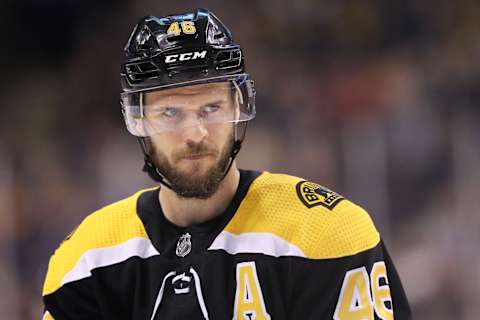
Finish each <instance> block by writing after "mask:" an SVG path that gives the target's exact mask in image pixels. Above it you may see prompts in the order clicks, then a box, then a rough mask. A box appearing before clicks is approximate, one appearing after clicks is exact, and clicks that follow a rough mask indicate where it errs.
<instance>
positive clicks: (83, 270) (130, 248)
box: [61, 237, 160, 286]
mask: <svg viewBox="0 0 480 320" xmlns="http://www.w3.org/2000/svg"><path fill="white" fill-rule="evenodd" d="M159 254H160V253H159V252H158V251H157V250H156V249H155V248H154V246H153V245H152V243H151V241H150V240H149V239H146V238H142V237H138V238H132V239H130V240H128V241H125V242H123V243H120V244H118V245H116V246H112V247H106V248H99V249H92V250H88V251H86V252H85V253H84V254H83V255H82V256H81V257H80V259H78V261H77V263H76V264H75V266H74V267H73V269H72V270H70V272H68V273H67V274H66V275H65V276H64V277H63V279H62V284H61V285H62V286H63V285H64V284H66V283H69V282H72V281H76V280H80V279H84V278H88V277H90V276H91V275H92V273H91V271H92V270H93V269H95V268H98V267H106V266H109V265H112V264H115V263H119V262H122V261H125V260H127V259H128V258H131V257H140V258H142V259H146V258H149V257H152V256H155V255H159Z"/></svg>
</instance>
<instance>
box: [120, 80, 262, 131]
mask: <svg viewBox="0 0 480 320" xmlns="http://www.w3.org/2000/svg"><path fill="white" fill-rule="evenodd" d="M254 96H255V91H254V89H253V81H251V80H249V79H248V78H247V77H246V76H245V77H235V78H233V79H232V78H231V79H227V80H226V81H222V82H209V83H201V84H195V85H190V86H183V87H176V88H169V89H165V88H162V89H157V90H149V91H140V92H126V93H122V94H121V104H122V111H123V116H124V118H125V122H126V124H127V129H128V131H129V132H130V133H131V134H133V135H135V136H137V137H148V136H152V135H156V134H159V133H164V132H169V131H175V130H179V129H183V128H188V127H193V126H199V125H202V126H208V125H209V124H218V123H238V122H242V121H248V120H251V119H253V118H254V117H255V103H254Z"/></svg>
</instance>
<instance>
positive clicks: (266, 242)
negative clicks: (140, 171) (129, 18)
mask: <svg viewBox="0 0 480 320" xmlns="http://www.w3.org/2000/svg"><path fill="white" fill-rule="evenodd" d="M125 54H126V59H125V62H124V63H123V65H122V67H121V81H122V88H123V92H122V93H121V103H122V111H123V115H124V118H125V122H126V126H127V129H128V131H129V132H130V133H131V134H133V135H134V136H136V137H137V138H138V139H139V141H140V145H141V148H142V150H143V153H144V157H145V165H144V171H146V172H147V173H148V174H149V175H150V177H151V178H153V179H154V180H155V181H157V182H158V183H159V187H157V188H153V189H148V190H141V191H139V192H137V193H135V194H134V195H132V196H131V197H129V198H127V199H124V200H121V201H119V202H117V203H114V204H111V205H109V206H107V207H105V208H103V209H100V210H98V211H96V212H94V213H93V214H91V215H89V216H88V217H86V218H85V220H84V221H83V222H82V223H81V224H80V226H78V228H77V229H76V230H75V231H74V232H73V233H72V234H71V235H70V236H69V237H68V238H67V239H66V240H65V241H64V242H63V243H62V244H61V245H60V247H59V248H58V249H57V250H56V251H55V253H54V255H53V256H52V258H51V260H50V263H49V270H48V273H47V276H46V281H45V285H44V289H43V299H44V304H45V314H44V319H57V320H60V319H115V320H118V319H151V320H153V319H162V320H163V319H177V320H178V319H212V320H214V319H222V320H224V319H235V320H244V319H251V320H265V319H275V320H281V319H317V320H318V319H342V320H343V319H348V320H355V319H358V320H360V319H363V320H369V319H394V318H395V319H400V320H402V319H410V311H409V306H408V302H407V300H406V297H405V294H404V292H403V289H402V285H401V283H400V280H399V277H398V275H397V273H396V271H395V267H394V265H393V264H392V261H391V259H390V257H389V255H388V253H387V250H386V248H385V246H384V244H383V243H382V240H381V237H380V235H379V233H378V232H377V230H376V229H375V226H374V224H373V223H372V220H371V218H370V217H369V215H368V214H367V212H365V211H364V210H363V209H362V208H360V207H359V206H357V205H355V204H353V203H352V202H350V201H348V200H347V199H345V198H344V197H343V196H341V195H339V194H337V193H335V192H333V191H331V190H329V189H327V188H324V187H322V186H321V185H319V184H316V183H313V182H309V181H306V180H304V179H301V178H297V177H293V176H288V175H283V174H272V173H269V172H256V171H246V170H239V169H238V168H237V167H236V164H235V156H236V155H237V153H238V152H239V150H240V147H241V145H242V141H243V138H244V136H245V130H246V126H247V123H248V121H249V120H251V119H253V118H254V117H255V89H254V84H253V81H252V80H251V79H250V76H249V75H248V74H247V73H245V67H244V55H243V52H242V50H241V48H240V46H239V45H238V44H236V43H234V41H233V39H232V36H231V33H230V31H229V30H228V29H227V28H226V27H225V25H223V24H222V22H221V21H220V20H219V19H218V18H217V17H215V15H213V14H212V13H211V12H209V11H207V10H202V9H197V10H195V11H194V12H192V13H186V14H181V15H172V16H166V17H154V16H149V17H145V18H143V19H142V20H141V21H140V22H139V23H138V24H137V26H136V27H135V28H134V30H133V32H132V34H131V36H130V38H129V40H128V43H127V45H126V47H125Z"/></svg>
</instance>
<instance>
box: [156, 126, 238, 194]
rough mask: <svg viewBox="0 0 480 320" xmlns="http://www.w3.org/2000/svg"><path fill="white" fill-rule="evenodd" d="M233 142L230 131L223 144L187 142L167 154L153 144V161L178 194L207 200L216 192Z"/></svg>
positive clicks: (228, 159)
mask: <svg viewBox="0 0 480 320" xmlns="http://www.w3.org/2000/svg"><path fill="white" fill-rule="evenodd" d="M230 131H233V130H230ZM233 142H234V138H233V133H232V132H231V133H230V135H229V139H228V140H226V141H225V143H224V144H223V145H222V146H215V145H213V144H211V143H208V142H205V141H202V142H200V143H196V142H191V141H190V142H188V143H186V144H185V145H184V146H183V147H182V148H178V149H176V150H173V151H172V153H171V155H170V156H169V155H167V154H166V153H165V152H163V151H162V150H161V149H160V148H158V147H156V146H155V144H152V146H151V147H152V149H153V150H152V151H153V159H152V160H153V161H154V164H155V165H156V167H157V168H158V169H159V171H160V172H161V173H162V175H163V176H164V177H165V178H166V179H167V180H168V182H169V183H170V185H171V187H172V189H173V191H175V193H177V195H179V196H180V197H183V198H197V199H208V198H210V197H211V196H212V195H213V194H214V193H215V192H216V191H217V189H218V187H219V185H220V183H221V181H222V179H223V177H224V175H225V171H226V170H227V167H228V165H229V161H230V153H231V150H232V148H233Z"/></svg>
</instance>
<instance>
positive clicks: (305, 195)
mask: <svg viewBox="0 0 480 320" xmlns="http://www.w3.org/2000/svg"><path fill="white" fill-rule="evenodd" d="M296 190H297V195H298V197H299V198H300V200H301V201H302V203H303V204H304V205H305V206H306V207H307V208H313V207H316V206H324V207H325V208H328V209H330V210H332V209H333V208H335V206H336V205H337V204H338V203H339V202H340V201H342V200H344V199H345V198H344V197H343V196H341V195H339V194H338V193H336V192H333V191H332V190H330V189H327V188H325V187H323V186H321V185H319V184H316V183H313V182H309V181H300V182H299V183H297V185H296Z"/></svg>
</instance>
